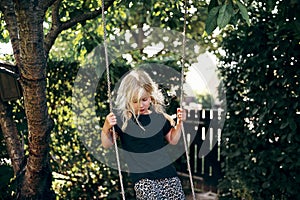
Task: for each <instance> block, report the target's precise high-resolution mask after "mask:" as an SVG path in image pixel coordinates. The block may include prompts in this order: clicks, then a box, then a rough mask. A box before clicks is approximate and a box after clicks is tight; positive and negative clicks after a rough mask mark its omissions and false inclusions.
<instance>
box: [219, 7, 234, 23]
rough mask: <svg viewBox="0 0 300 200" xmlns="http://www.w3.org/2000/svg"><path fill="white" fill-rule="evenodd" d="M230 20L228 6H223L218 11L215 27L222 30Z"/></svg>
mask: <svg viewBox="0 0 300 200" xmlns="http://www.w3.org/2000/svg"><path fill="white" fill-rule="evenodd" d="M230 19H231V13H230V12H229V5H226V4H225V5H223V6H222V7H221V9H220V11H219V15H218V19H217V25H218V26H219V27H220V28H224V27H225V26H226V25H227V24H228V23H229V22H230Z"/></svg>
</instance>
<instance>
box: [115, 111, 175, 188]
mask: <svg viewBox="0 0 300 200" xmlns="http://www.w3.org/2000/svg"><path fill="white" fill-rule="evenodd" d="M138 121H139V123H140V125H141V126H142V127H143V128H144V130H143V128H141V127H140V126H139V125H138V123H137V122H136V121H135V120H134V119H131V120H130V121H129V122H128V125H127V127H126V129H125V130H124V132H123V131H122V130H121V129H120V128H119V126H116V131H117V132H118V133H119V136H120V140H121V148H122V149H123V150H124V151H123V153H122V156H123V159H124V160H125V162H126V163H127V166H128V169H129V172H130V176H131V178H132V181H133V183H136V182H137V181H138V180H140V179H142V178H148V179H161V178H170V177H174V176H177V173H176V170H175V167H174V166H173V165H172V161H171V159H170V157H169V155H168V152H167V150H166V145H168V143H167V141H166V140H165V136H166V135H167V134H168V133H169V131H170V129H171V128H172V126H171V124H170V122H169V121H168V120H167V119H166V118H165V117H164V115H163V114H158V113H155V112H152V113H151V114H149V115H140V116H139V117H138ZM118 122H119V121H118Z"/></svg>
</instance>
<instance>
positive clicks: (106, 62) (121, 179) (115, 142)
mask: <svg viewBox="0 0 300 200" xmlns="http://www.w3.org/2000/svg"><path fill="white" fill-rule="evenodd" d="M102 26H103V30H104V32H103V44H104V54H105V67H106V77H107V94H108V101H109V110H110V112H112V111H113V106H112V98H111V88H110V85H111V81H110V74H109V72H110V70H109V64H108V54H107V45H106V35H107V31H106V19H105V13H104V0H102ZM112 132H113V141H114V144H115V145H114V146H115V152H116V160H117V166H118V173H119V179H120V186H121V194H122V199H123V200H125V192H124V185H123V178H122V173H121V165H120V158H119V150H118V145H117V135H116V132H115V128H114V127H112Z"/></svg>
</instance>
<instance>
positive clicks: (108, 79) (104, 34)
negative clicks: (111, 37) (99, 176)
mask: <svg viewBox="0 0 300 200" xmlns="http://www.w3.org/2000/svg"><path fill="white" fill-rule="evenodd" d="M186 4H187V1H186V0H185V4H184V10H185V13H184V24H183V41H182V54H183V55H182V60H181V65H182V66H181V85H180V88H181V91H180V108H181V109H182V102H183V83H184V64H185V46H186V15H187V8H186V7H187V6H186ZM101 6H102V26H103V31H104V33H103V43H104V54H105V67H106V77H107V94H108V101H109V110H110V112H112V110H113V106H112V97H111V88H110V85H111V81H110V74H109V64H108V53H107V45H106V35H107V31H106V19H105V14H104V0H102V5H101ZM112 131H113V141H114V144H115V145H114V146H115V152H116V160H117V167H118V174H119V179H120V187H121V194H122V199H123V200H125V192H124V185H123V178H122V173H121V167H120V158H119V152H118V146H117V142H116V140H117V138H116V134H115V129H114V127H112ZM181 131H182V137H183V142H184V148H185V155H186V160H187V168H188V172H189V179H190V184H191V190H192V196H193V200H196V197H195V191H194V184H193V178H192V173H191V166H190V159H189V153H188V145H187V141H186V135H185V131H184V126H183V124H181Z"/></svg>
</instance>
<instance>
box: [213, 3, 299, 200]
mask: <svg viewBox="0 0 300 200" xmlns="http://www.w3.org/2000/svg"><path fill="white" fill-rule="evenodd" d="M251 7H252V9H250V12H251V15H250V19H251V21H252V26H251V27H248V26H246V25H242V24H241V25H239V26H235V27H232V28H230V29H229V30H227V31H226V32H224V40H223V43H222V48H223V49H224V50H225V54H224V56H223V57H222V58H221V61H222V62H221V65H220V66H219V70H220V73H221V77H222V80H223V83H224V87H225V88H226V97H227V105H228V107H227V110H228V112H227V117H226V122H225V125H224V129H223V132H222V140H223V141H224V143H223V146H222V155H223V157H224V158H225V159H226V162H225V163H224V173H225V176H224V179H223V180H222V181H221V184H220V187H221V191H223V199H232V198H236V199H282V200H283V199H299V192H298V191H297V190H295V189H294V188H299V186H300V179H299V167H300V163H299V159H298V157H299V141H300V137H299V128H300V127H299V124H300V116H299V109H300V104H299V95H300V90H299V76H300V70H299V59H298V58H299V56H300V55H299V52H300V51H299V41H300V35H299V25H300V18H299V11H300V4H299V2H298V1H292V0H291V1H252V4H251Z"/></svg>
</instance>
